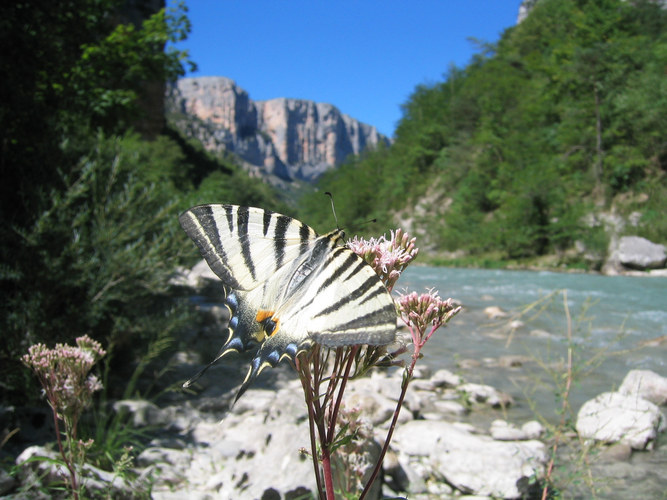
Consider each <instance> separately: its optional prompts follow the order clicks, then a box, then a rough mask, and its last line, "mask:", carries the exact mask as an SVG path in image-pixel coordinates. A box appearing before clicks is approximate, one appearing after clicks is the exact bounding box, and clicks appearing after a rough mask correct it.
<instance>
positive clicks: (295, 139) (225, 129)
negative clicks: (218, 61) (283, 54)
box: [167, 77, 389, 182]
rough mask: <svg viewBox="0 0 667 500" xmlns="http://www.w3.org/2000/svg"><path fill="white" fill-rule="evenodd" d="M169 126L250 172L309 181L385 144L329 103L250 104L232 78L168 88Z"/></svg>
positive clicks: (286, 101) (373, 130)
mask: <svg viewBox="0 0 667 500" xmlns="http://www.w3.org/2000/svg"><path fill="white" fill-rule="evenodd" d="M167 109H168V110H169V111H170V112H171V116H172V120H171V121H172V123H173V124H174V125H175V126H176V127H177V128H178V129H179V130H180V131H181V132H182V133H184V134H186V135H187V136H189V137H195V138H197V139H198V140H200V141H201V142H202V144H203V145H204V147H205V148H206V149H207V150H209V151H215V152H221V151H227V152H231V153H234V154H235V155H237V156H238V157H239V158H240V159H241V160H242V161H243V162H244V166H245V167H246V168H247V169H248V170H249V171H250V172H252V173H254V174H256V175H260V176H263V177H268V178H269V179H274V180H275V179H280V180H283V181H292V180H303V181H306V182H311V181H314V180H316V179H317V178H318V177H319V176H320V175H322V173H323V172H324V171H325V170H327V169H328V168H331V167H332V166H336V165H340V164H341V163H342V162H343V161H344V160H345V158H347V156H348V155H350V154H358V153H360V152H361V151H363V150H364V149H365V148H367V147H374V146H377V145H378V144H379V143H380V142H384V143H388V142H389V140H388V139H387V138H386V137H384V136H383V135H381V134H380V133H378V131H377V129H376V128H375V127H372V126H370V125H366V124H365V123H361V122H359V121H357V120H355V119H354V118H351V117H350V116H348V115H345V114H343V113H341V112H340V111H339V110H338V109H337V108H336V107H335V106H332V105H331V104H324V103H316V102H312V101H306V100H302V99H286V98H279V99H271V100H268V101H256V102H254V101H252V100H251V99H250V97H249V96H248V93H247V92H246V91H245V90H243V89H241V88H239V87H238V86H237V85H236V84H235V83H234V81H233V80H230V79H229V78H224V77H200V78H184V79H181V80H179V81H178V82H177V84H176V85H175V86H174V87H172V88H171V89H170V90H169V93H168V97H167Z"/></svg>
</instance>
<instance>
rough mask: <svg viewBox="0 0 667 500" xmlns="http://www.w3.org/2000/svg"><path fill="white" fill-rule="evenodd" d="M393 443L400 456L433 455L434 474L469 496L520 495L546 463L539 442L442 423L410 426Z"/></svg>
mask: <svg viewBox="0 0 667 500" xmlns="http://www.w3.org/2000/svg"><path fill="white" fill-rule="evenodd" d="M392 444H393V446H394V447H395V448H397V449H399V450H401V453H406V454H408V455H410V456H413V457H414V456H417V457H428V460H429V464H430V466H431V468H429V470H436V471H437V472H438V473H439V474H441V475H442V476H443V478H444V479H445V481H446V482H447V483H449V484H451V485H453V486H454V487H456V488H457V489H459V490H461V491H463V492H465V493H474V494H476V495H488V496H496V497H501V498H519V497H521V495H522V494H524V493H525V491H524V486H526V485H527V483H528V478H531V477H535V476H537V477H540V476H541V475H542V474H543V464H544V463H545V462H546V460H547V458H546V452H545V446H544V445H543V444H542V443H540V442H538V441H521V442H513V441H505V442H500V441H494V440H493V439H491V438H490V437H489V436H479V435H474V434H470V433H469V432H466V431H465V430H462V429H461V428H460V427H457V426H455V425H453V424H450V423H448V422H443V421H437V422H435V421H423V420H414V421H412V422H408V423H407V424H405V425H403V426H401V427H400V428H398V429H397V430H396V433H395V436H394V442H393V443H392ZM411 463H412V460H411Z"/></svg>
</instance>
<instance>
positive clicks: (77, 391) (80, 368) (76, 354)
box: [21, 335, 106, 419]
mask: <svg viewBox="0 0 667 500" xmlns="http://www.w3.org/2000/svg"><path fill="white" fill-rule="evenodd" d="M76 343H77V347H73V346H69V345H66V344H56V346H55V348H53V349H49V348H48V347H47V346H45V345H44V344H35V345H32V346H30V348H29V349H28V354H26V355H24V356H23V357H22V358H21V360H22V361H23V362H24V363H25V364H26V365H27V366H29V367H30V368H32V369H33V371H34V372H35V374H36V375H37V377H38V378H39V381H40V383H41V384H42V388H43V389H44V393H45V395H46V397H47V399H48V401H49V404H50V405H51V407H52V408H53V410H54V411H55V412H56V413H57V415H58V417H59V418H61V419H66V418H77V417H78V415H79V414H80V413H81V411H83V409H84V408H86V407H87V406H88V405H89V404H90V401H91V400H92V395H93V393H94V392H95V391H98V390H100V389H101V388H102V384H101V383H100V381H99V379H98V378H97V377H96V376H95V375H88V372H90V370H91V368H92V367H93V365H94V364H95V363H96V362H97V361H99V359H101V358H102V357H103V356H104V355H105V354H106V351H105V350H104V349H102V345H101V344H100V343H99V342H97V341H95V340H92V339H91V338H90V337H88V336H87V335H84V336H83V337H79V338H77V339H76Z"/></svg>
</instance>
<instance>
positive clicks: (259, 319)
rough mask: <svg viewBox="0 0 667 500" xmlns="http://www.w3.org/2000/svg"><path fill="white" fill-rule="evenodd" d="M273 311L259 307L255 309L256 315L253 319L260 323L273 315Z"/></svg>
mask: <svg viewBox="0 0 667 500" xmlns="http://www.w3.org/2000/svg"><path fill="white" fill-rule="evenodd" d="M273 313H274V311H264V310H262V309H260V310H259V311H257V315H256V316H255V319H256V320H257V322H258V323H261V322H262V321H264V320H266V319H269V318H270V317H271V316H273Z"/></svg>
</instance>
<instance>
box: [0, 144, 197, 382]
mask: <svg viewBox="0 0 667 500" xmlns="http://www.w3.org/2000/svg"><path fill="white" fill-rule="evenodd" d="M144 145H145V143H143V142H140V141H137V140H136V138H134V137H128V138H125V139H118V138H104V137H99V138H98V139H97V140H96V141H95V145H94V147H92V148H91V151H90V153H89V154H88V155H86V156H84V157H82V158H81V160H80V161H79V163H78V164H77V165H76V167H75V168H74V169H73V171H72V172H71V174H69V175H63V176H62V177H61V182H62V183H63V185H65V186H66V188H65V189H64V190H63V191H58V190H55V189H54V190H53V191H52V193H51V195H50V197H49V199H50V206H48V207H47V209H46V210H45V211H44V212H42V213H41V214H40V215H39V217H38V218H37V220H36V221H35V223H34V224H33V225H32V226H31V227H30V228H28V229H25V230H23V229H20V228H16V232H15V233H14V235H13V238H12V242H11V244H12V245H13V247H14V248H15V249H16V254H15V256H14V259H13V262H12V267H10V268H9V270H10V272H8V273H5V274H4V276H2V278H3V280H6V281H5V282H4V285H5V286H6V288H9V289H10V290H11V293H10V294H8V295H7V299H6V300H5V301H4V303H3V306H2V307H3V309H2V313H3V314H2V320H3V326H2V328H3V332H4V333H5V335H4V337H5V343H4V345H3V351H2V357H3V358H4V359H3V362H2V367H3V368H2V371H3V379H6V378H7V377H15V375H12V373H11V372H12V371H14V372H15V370H16V362H17V356H18V353H19V352H21V351H22V350H24V349H25V348H26V344H32V343H35V342H39V341H41V342H45V343H49V344H50V343H53V342H54V341H62V342H64V341H67V340H68V339H71V338H72V337H76V336H79V335H82V334H85V333H89V334H90V335H91V336H92V337H93V338H95V339H97V340H100V341H102V342H103V344H104V345H105V346H113V347H114V350H115V351H116V353H117V354H118V353H119V352H124V353H125V354H129V355H130V356H129V357H126V358H125V361H127V360H132V359H133V358H134V356H136V355H138V353H137V349H141V346H143V345H144V344H145V343H146V342H147V341H149V340H150V339H152V338H154V337H155V336H157V335H158V334H159V333H160V332H162V331H163V330H165V329H167V330H170V328H167V324H171V323H173V322H174V321H175V316H176V308H175V304H174V301H173V299H171V298H170V297H169V295H168V294H167V292H168V287H167V282H168V278H169V276H170V275H171V273H172V272H173V269H174V267H175V266H176V264H177V262H178V258H179V255H180V252H181V251H182V250H183V249H184V248H186V246H185V238H184V237H182V235H181V234H180V229H179V228H178V225H177V223H176V222H175V221H176V219H177V216H178V208H177V206H176V204H175V202H174V200H173V197H172V196H171V194H172V193H171V192H170V190H169V189H168V186H166V187H165V186H164V185H161V184H153V183H150V182H148V181H146V180H144V179H142V178H141V177H140V175H139V174H137V173H136V172H137V171H138V170H139V168H140V166H141V165H137V164H136V163H135V162H136V161H141V159H142V158H143V157H145V153H146V152H145V151H142V147H143V146H144ZM149 149H150V145H149Z"/></svg>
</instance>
